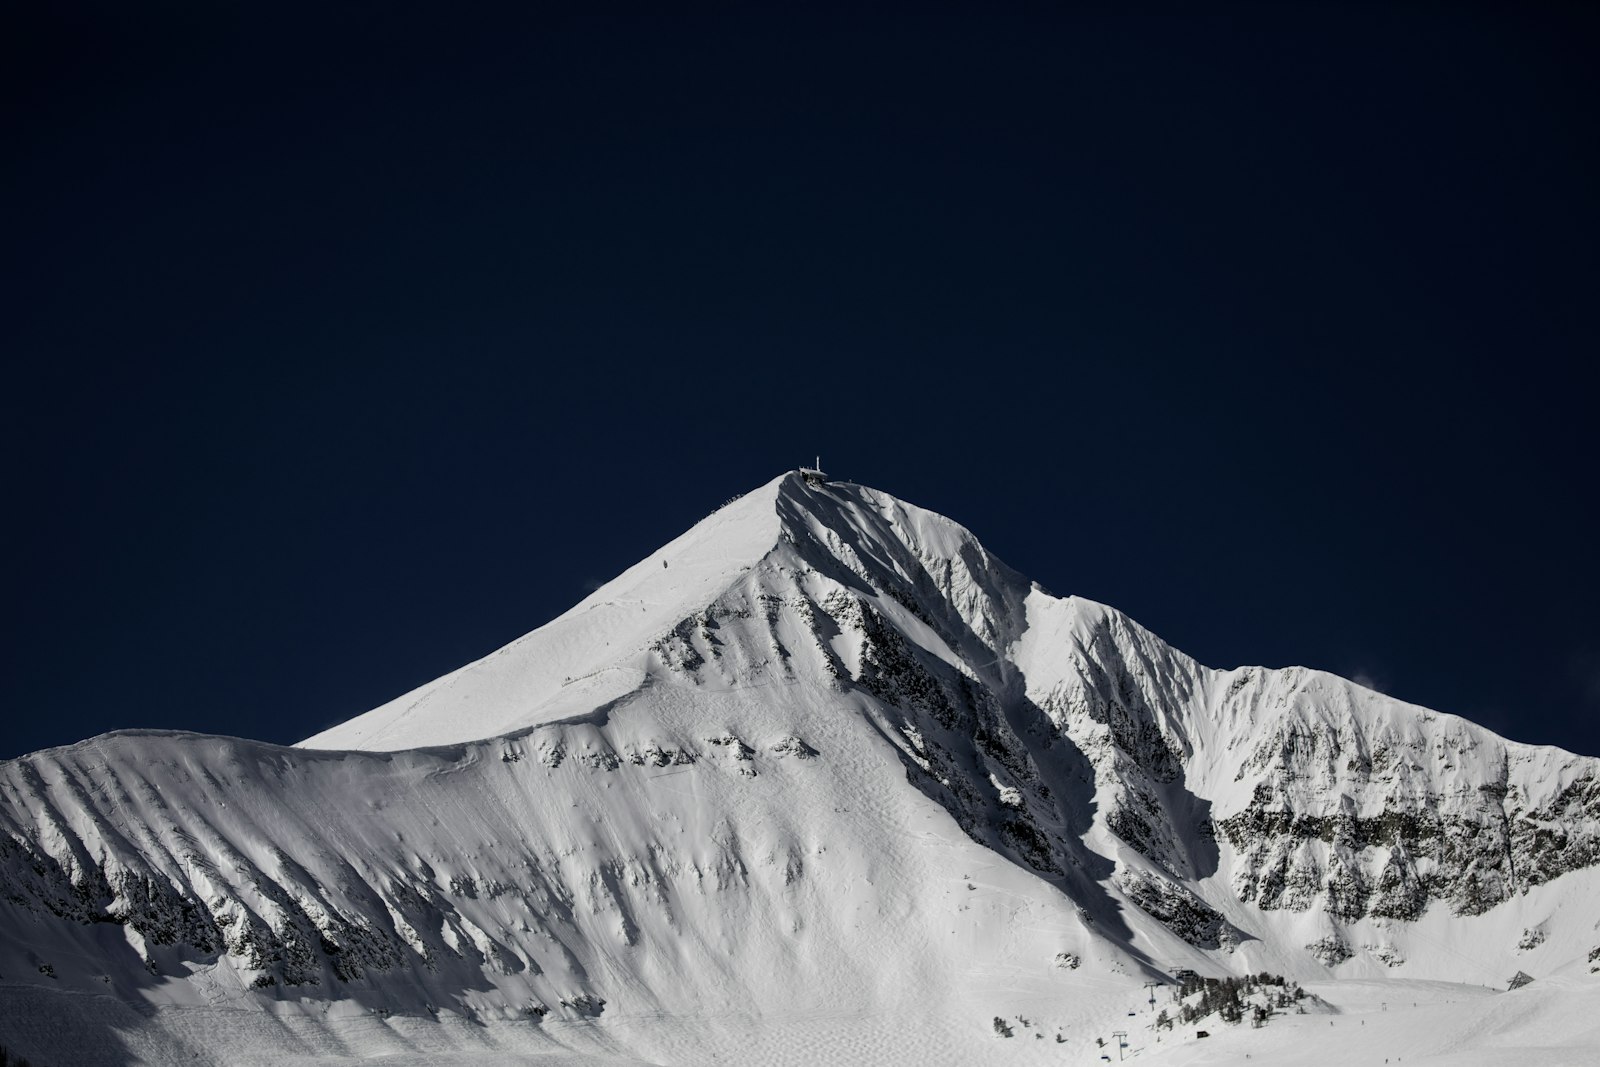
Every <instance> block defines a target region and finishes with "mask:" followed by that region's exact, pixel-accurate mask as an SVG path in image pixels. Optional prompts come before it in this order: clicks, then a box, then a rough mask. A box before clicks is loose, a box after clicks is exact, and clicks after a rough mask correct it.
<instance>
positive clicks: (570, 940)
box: [0, 472, 1600, 1063]
mask: <svg viewBox="0 0 1600 1067" xmlns="http://www.w3.org/2000/svg"><path fill="white" fill-rule="evenodd" d="M1597 901H1600V761H1597V760H1594V759H1590V758H1586V757H1580V756H1575V755H1573V754H1571V753H1567V752H1563V751H1560V750H1558V749H1553V748H1542V747H1535V746H1528V745H1520V744H1515V743H1513V742H1509V741H1506V740H1504V739H1502V738H1499V737H1497V736H1495V735H1494V734H1492V733H1490V732H1489V731H1487V730H1484V729H1482V728H1481V727H1478V726H1475V725H1473V724H1472V723H1469V722H1467V721H1465V720H1462V719H1459V718H1456V717H1454V716H1449V715H1441V714H1438V713H1435V712H1432V711H1429V710H1427V709H1425V708H1420V707H1416V706H1413V705H1409V704H1405V703H1402V702H1400V701H1396V700H1393V699H1390V698H1388V697H1386V696H1384V695H1382V694H1379V693H1376V692H1373V691H1371V690H1368V689H1365V688H1362V687H1361V686H1359V685H1356V684H1354V683H1352V682H1349V681H1346V680H1344V679H1341V678H1338V677H1335V676H1333V675H1329V674H1325V673H1321V672H1317V671H1310V670H1305V669H1301V668H1289V669H1285V670H1267V669H1262V668H1257V667H1245V668H1238V669H1234V670H1226V671H1219V670H1213V669H1210V668H1207V667H1204V666H1202V665H1200V664H1198V663H1196V662H1194V661H1193V660H1192V659H1190V658H1189V657H1187V656H1185V655H1183V654H1182V653H1180V652H1178V651H1176V650H1174V649H1172V648H1171V647H1169V646H1168V645H1166V644H1165V643H1164V642H1162V641H1161V640H1160V639H1159V638H1157V637H1156V636H1155V635H1153V634H1151V633H1150V632H1149V631H1147V630H1145V629H1143V628H1142V627H1140V626H1139V625H1138V624H1136V623H1134V622H1133V621H1132V620H1130V619H1128V618H1127V617H1126V616H1124V615H1122V614H1120V613H1118V612H1117V611H1115V610H1113V609H1111V608H1108V607H1106V606H1104V605H1100V604H1096V603H1093V602H1091V601H1087V600H1082V599H1079V598H1074V597H1067V598H1058V597H1055V596H1052V595H1050V594H1049V593H1047V592H1045V591H1044V590H1042V589H1040V588H1039V587H1038V586H1036V585H1033V584H1032V583H1030V582H1028V581H1027V580H1026V579H1025V578H1023V577H1022V576H1021V575H1019V574H1017V573H1016V572H1015V571H1013V570H1011V569H1010V568H1009V567H1007V566H1005V565H1004V564H1003V563H1001V562H1000V561H998V560H996V559H995V558H994V557H992V556H990V555H989V554H988V552H986V551H985V550H984V548H983V546H982V545H981V544H979V543H978V541H977V539H976V538H974V537H973V535H972V534H971V533H969V532H968V531H967V530H966V529H964V528H963V527H961V526H959V525H957V524H956V523H954V522H952V521H950V520H949V519H946V518H943V517H941V516H939V515H936V514H933V513H932V512H928V511H925V510H923V509H921V508H917V507H914V506H912V505H910V504H907V503H905V502H903V501H900V500H897V499H895V498H894V497H892V496H889V495H887V494H885V493H881V492H878V491H876V490H873V489H868V488H865V487H863V486H858V485H853V484H850V483H847V482H833V481H827V480H826V479H825V478H824V477H822V476H821V475H820V474H819V473H818V472H795V473H790V474H785V475H783V476H782V477H780V478H777V479H775V480H774V481H772V482H770V483H768V484H767V485H765V486H763V487H761V488H760V489H758V490H756V491H754V492H752V493H750V494H748V495H746V496H744V497H741V498H739V499H738V500H736V501H733V502H731V503H730V504H728V505H726V506H725V507H723V508H722V509H720V510H718V511H717V512H715V513H714V514H712V515H711V516H709V517H708V518H706V519H705V520H703V521H702V522H700V523H699V524H697V525H696V526H694V527H693V528H692V529H690V530H689V531H688V532H686V533H685V534H683V535H682V536H681V537H679V538H677V539H676V540H674V541H673V542H671V543H670V544H668V545H667V546H665V547H664V548H662V549H660V550H659V551H657V552H655V553H652V554H651V555H649V556H647V557H645V558H644V559H643V560H641V561H640V562H639V563H638V564H636V565H634V566H633V567H631V568H629V569H628V570H627V571H625V572H624V573H623V574H622V575H620V576H619V577H617V578H616V579H615V580H613V581H612V582H610V583H608V584H606V585H605V586H603V587H602V588H600V589H598V590H596V591H595V592H594V593H593V594H592V595H591V596H589V597H588V598H586V599H585V600H584V601H583V602H582V603H580V604H578V605H577V606H576V607H574V608H573V609H572V610H570V611H568V612H567V613H565V614H564V615H562V616H560V617H559V618H557V619H555V620H553V621H552V622H550V623H548V624H546V625H545V626H542V627H540V628H539V629H537V630H535V631H533V632H532V633H529V634H528V635H526V636H524V637H522V638H520V639H518V640H516V641H514V642H512V643H511V644H509V645H507V646H506V647H505V648H502V649H500V650H499V651H497V652H495V653H493V654H491V655H489V656H486V657H484V658H483V659H481V660H478V661H476V662H475V663H471V664H469V665H467V666H465V667H462V668H461V669H459V670H457V671H455V672H453V673H451V674H448V675H446V676H444V677H442V678H440V679H438V680H436V681H434V682H430V683H428V684H427V685H424V686H422V687H421V688H419V689H417V690H416V691H414V692H412V693H409V694H406V695H405V696H402V697H400V698H399V699H397V700H394V701H391V702H390V703H388V704H386V705H384V706H382V707H380V708H377V709H375V710H373V711H370V712H367V713H366V714H364V715H360V716H358V717H356V718H354V719H351V720H350V721H348V722H346V723H343V724H341V725H339V726H336V727H334V728H332V729H330V730H327V731H325V732H323V733H321V734H318V735H317V736H315V737H312V738H309V739H307V740H306V741H304V742H302V743H301V745H300V746H297V747H294V748H283V747H279V746H273V745H266V744H260V743H256V742H249V741H242V740H239V739H234V738H222V737H209V736H202V735H195V734H181V733H170V732H154V731H141V732H129V733H119V734H110V735H106V736H103V737H99V738H95V739H92V740H90V741H86V742H83V743H81V744H79V745H75V746H71V747H67V748H60V749H52V750H48V751H44V752H38V753H33V754H31V755H28V756H25V757H22V758H20V759H16V760H11V761H8V762H6V763H3V764H0V976H3V977H4V979H5V980H4V981H0V1008H3V1009H5V1010H3V1011H0V1019H3V1020H6V1021H4V1022H0V1041H4V1040H8V1039H9V1041H10V1042H12V1043H13V1044H15V1045H17V1046H19V1047H24V1048H31V1049H34V1050H36V1051H37V1054H38V1056H39V1058H41V1059H58V1058H61V1057H62V1056H63V1055H65V1054H66V1052H67V1050H66V1049H65V1046H63V1045H61V1044H59V1043H56V1044H52V1043H51V1040H50V1039H49V1037H48V1034H47V1033H45V1031H44V1030H40V1029H39V1026H45V1023H40V1024H39V1026H33V1024H29V1026H33V1028H32V1029H27V1028H23V1029H20V1030H19V1029H18V1027H19V1026H20V1025H21V1024H19V1023H17V1022H16V1020H18V1019H24V1018H25V1019H33V1020H46V1021H47V1022H49V1024H50V1025H53V1026H56V1027H57V1028H58V1029H59V1030H60V1031H61V1032H73V1033H79V1034H90V1035H94V1036H93V1037H92V1038H90V1039H85V1040H90V1041H91V1042H99V1044H98V1045H92V1046H91V1045H86V1046H81V1047H76V1048H75V1049H74V1050H72V1051H74V1052H75V1053H76V1054H77V1058H78V1059H80V1060H81V1059H82V1058H83V1055H82V1053H83V1049H84V1048H91V1051H93V1056H91V1058H95V1057H98V1058H100V1059H103V1060H104V1061H105V1062H120V1061H123V1060H126V1059H130V1058H133V1059H140V1058H142V1059H145V1060H148V1061H149V1062H174V1063H176V1062H192V1060H193V1059H194V1058H195V1057H196V1056H198V1057H200V1058H202V1059H208V1060H219V1059H220V1060H226V1061H228V1062H238V1063H248V1062H276V1061H277V1060H278V1059H279V1058H280V1057H279V1053H280V1052H281V1050H282V1048H283V1047H284V1042H286V1041H288V1042H291V1043H298V1044H296V1045H295V1047H296V1048H300V1049H303V1050H305V1052H304V1055H305V1056H306V1057H307V1058H311V1059H315V1058H318V1057H324V1058H326V1057H327V1056H333V1055H335V1054H340V1055H342V1054H346V1053H348V1054H349V1055H352V1056H354V1055H377V1054H384V1055H396V1056H400V1055H422V1050H426V1049H434V1050H435V1051H437V1050H441V1049H442V1050H455V1051H463V1052H472V1053H473V1054H475V1055H476V1054H486V1053H487V1052H495V1051H497V1050H499V1051H505V1050H512V1051H517V1052H519V1053H520V1052H526V1053H540V1054H544V1053H551V1052H562V1053H563V1054H569V1053H570V1054H572V1055H581V1057H583V1058H584V1060H585V1061H588V1060H589V1059H597V1060H604V1059H605V1058H607V1057H610V1058H613V1059H615V1058H616V1057H622V1058H624V1059H625V1060H627V1061H629V1062H640V1061H644V1062H696V1063H703V1062H772V1063H781V1062H796V1063H799V1062H818V1061H819V1059H826V1058H827V1055H834V1056H835V1058H839V1059H854V1060H861V1059H869V1060H874V1061H877V1062H911V1061H913V1060H916V1061H919V1062H954V1061H956V1060H957V1059H961V1058H966V1059H973V1058H977V1059H983V1060H985V1061H995V1060H994V1057H995V1055H996V1053H995V1046H994V1045H993V1042H994V1041H995V1040H997V1039H1003V1036H1004V1035H1003V1032H1005V1033H1009V1032H1014V1031H1015V1030H1016V1028H1017V1027H1018V1026H1021V1027H1022V1028H1023V1029H1030V1028H1031V1029H1035V1030H1036V1031H1037V1033H1036V1035H1035V1036H1037V1037H1040V1038H1042V1037H1044V1036H1045V1034H1046V1033H1047V1032H1049V1033H1052V1034H1053V1036H1054V1037H1056V1038H1057V1040H1056V1041H1052V1042H1041V1043H1040V1044H1039V1045H1038V1046H1034V1045H1033V1043H1032V1042H1031V1041H1030V1042H1027V1043H1022V1042H1017V1043H1014V1044H1008V1045H1006V1046H1005V1048H1007V1049H1008V1050H1010V1051H1008V1052H1007V1053H1006V1055H1007V1056H1009V1057H1012V1058H1018V1059H1019V1061H1021V1062H1034V1061H1038V1062H1045V1061H1047V1060H1053V1059H1055V1058H1058V1057H1057V1056H1056V1054H1055V1053H1053V1052H1050V1053H1049V1055H1046V1053H1047V1052H1049V1050H1050V1049H1052V1048H1053V1047H1054V1046H1056V1045H1058V1044H1062V1043H1065V1044H1068V1045H1071V1046H1072V1048H1071V1049H1070V1050H1068V1051H1071V1052H1072V1054H1073V1055H1079V1056H1093V1055H1095V1053H1093V1052H1091V1045H1090V1039H1091V1037H1093V1036H1095V1035H1097V1034H1098V1035H1099V1036H1101V1037H1102V1039H1103V1038H1104V1037H1106V1036H1109V1035H1110V1033H1111V1032H1112V1031H1111V1027H1113V1026H1115V1025H1117V1024H1119V1023H1120V1022H1121V1021H1122V1019H1121V1017H1122V1016H1123V1015H1124V1008H1126V1007H1128V1006H1129V1004H1128V1001H1129V998H1130V997H1131V996H1133V995H1134V993H1135V991H1137V994H1138V996H1139V997H1141V998H1142V997H1143V995H1144V984H1145V983H1146V982H1161V981H1168V980H1170V979H1171V978H1172V976H1174V975H1175V974H1177V973H1178V972H1180V971H1186V970H1192V971H1195V972H1198V973H1201V974H1207V975H1213V976H1217V975H1224V974H1231V975H1244V974H1258V973H1259V972H1262V971H1271V972H1274V973H1277V974H1282V975H1286V976H1289V977H1290V978H1293V979H1298V980H1302V981H1313V980H1324V981H1326V980H1330V979H1340V978H1363V979H1366V980H1368V981H1394V980H1397V979H1410V980H1434V981H1450V982H1462V981H1466V982H1470V983H1476V984H1478V985H1479V986H1482V985H1487V984H1489V983H1495V984H1499V983H1501V982H1502V981H1503V980H1504V978H1505V976H1506V975H1510V974H1513V973H1518V972H1526V973H1527V974H1530V975H1533V976H1534V977H1535V978H1544V979H1550V980H1559V981H1566V980H1569V979H1570V980H1574V981H1576V980H1577V979H1578V978H1580V977H1581V978H1583V980H1585V981H1587V980H1588V979H1587V974H1588V971H1589V968H1590V964H1591V963H1592V962H1593V961H1596V960H1600V935H1597V934H1596V933H1595V931H1596V929H1597V928H1600V903H1597ZM17 976H21V981H20V982H19V981H18V978H17ZM1408 988H1409V987H1408ZM1417 988H1420V987H1417ZM1429 988H1433V987H1429ZM1544 988H1546V989H1551V988H1555V987H1554V986H1552V985H1551V984H1550V983H1549V982H1546V984H1545V986H1544ZM63 992H72V993H75V994H87V995H75V996H64V995H62V994H63ZM1521 992H1522V991H1519V994H1520V993H1521ZM1419 995H1420V994H1419ZM1142 1004H1143V1001H1142V1000H1141V1001H1139V1003H1138V1004H1137V1005H1134V1006H1135V1008H1136V1009H1137V1008H1138V1007H1139V1006H1141V1005H1142ZM1151 1007H1152V1008H1153V1007H1154V1004H1153V1002H1152V1004H1151ZM185 1012H190V1013H193V1012H199V1013H200V1017H202V1018H207V1019H209V1018H211V1017H212V1016H210V1015H206V1014H205V1013H207V1012H211V1013H225V1014H223V1015H218V1016H217V1018H219V1019H221V1018H226V1019H227V1020H228V1025H227V1027H223V1028H215V1027H211V1028H208V1027H206V1026H202V1025H196V1024H194V1023H193V1022H192V1021H189V1020H190V1016H189V1015H186V1014H185ZM19 1013H21V1014H19ZM889 1019H892V1020H895V1024H894V1025H893V1026H879V1025H878V1024H876V1023H875V1022H874V1020H889ZM375 1020H376V1021H375ZM1007 1020H1011V1021H1009V1022H1008V1021H1007ZM991 1021H992V1025H991ZM46 1029H48V1027H46ZM50 1032H55V1031H50ZM41 1034H44V1035H45V1036H41ZM19 1035H20V1036H19ZM230 1035H231V1036H230ZM286 1035H287V1036H286ZM996 1035H1001V1038H997V1036H996ZM829 1041H834V1042H836V1046H828V1047H831V1048H833V1049H834V1052H833V1053H828V1054H827V1055H824V1054H823V1053H824V1052H825V1051H826V1050H825V1049H823V1048H822V1047H821V1046H820V1045H819V1042H821V1043H822V1044H823V1045H826V1044H827V1042H829ZM29 1042H32V1043H31V1044H29ZM1024 1044H1026V1045H1027V1046H1028V1047H1027V1048H1023V1047H1022V1046H1023V1045H1024ZM329 1050H333V1051H329ZM341 1050H342V1051H341ZM1040 1057H1044V1058H1043V1059H1041V1058H1040ZM418 1062H420V1061H418ZM996 1062H997V1061H996Z"/></svg>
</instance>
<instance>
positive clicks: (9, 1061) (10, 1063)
mask: <svg viewBox="0 0 1600 1067" xmlns="http://www.w3.org/2000/svg"><path fill="white" fill-rule="evenodd" d="M0 1067H33V1065H32V1064H31V1063H29V1062H28V1061H27V1060H25V1059H23V1058H22V1057H21V1056H18V1055H15V1054H14V1053H11V1052H8V1051H6V1047H5V1046H4V1045H0Z"/></svg>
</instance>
